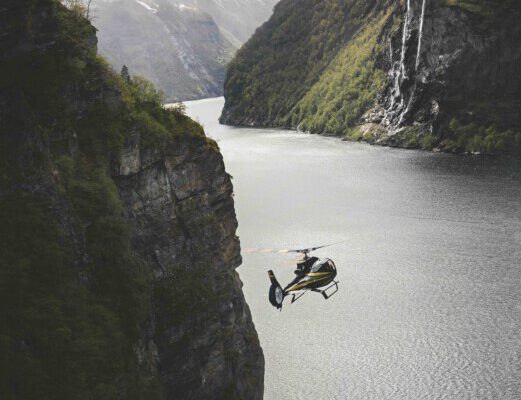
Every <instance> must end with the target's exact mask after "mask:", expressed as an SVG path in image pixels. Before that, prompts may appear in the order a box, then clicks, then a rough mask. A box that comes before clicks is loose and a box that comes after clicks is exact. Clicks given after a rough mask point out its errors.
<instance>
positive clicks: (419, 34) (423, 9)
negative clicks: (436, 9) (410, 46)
mask: <svg viewBox="0 0 521 400" xmlns="http://www.w3.org/2000/svg"><path fill="white" fill-rule="evenodd" d="M426 4H427V0H423V4H422V14H421V19H420V31H419V33H418V52H417V53H416V65H415V67H414V68H415V71H417V70H418V66H419V65H420V53H421V49H422V39H423V23H424V22H425V6H426Z"/></svg>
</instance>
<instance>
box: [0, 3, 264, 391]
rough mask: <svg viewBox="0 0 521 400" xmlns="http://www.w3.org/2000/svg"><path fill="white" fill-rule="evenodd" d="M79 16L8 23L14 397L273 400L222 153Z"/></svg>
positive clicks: (4, 234) (3, 182)
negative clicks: (106, 48)
mask: <svg viewBox="0 0 521 400" xmlns="http://www.w3.org/2000/svg"><path fill="white" fill-rule="evenodd" d="M76 11H77V12H70V11H68V10H66V9H65V8H64V7H62V6H61V5H60V4H59V2H58V1H53V0H45V1H42V0H38V1H36V0H35V1H32V0H23V1H20V0H16V1H14V0H13V1H8V2H6V3H4V6H3V8H2V10H0V19H1V22H2V23H1V24H0V26H1V28H0V29H1V37H2V42H1V43H0V50H1V51H0V77H1V79H0V220H1V221H2V224H1V229H0V240H1V241H2V251H1V252H0V304H2V305H1V307H0V352H1V353H2V355H3V357H2V358H1V361H0V372H1V373H0V397H2V398H3V399H37V398H56V399H70V398H99V399H103V398H106V399H114V398H120V399H145V398H146V399H161V398H166V399H174V398H183V399H184V398H186V399H199V398H208V399H220V398H230V399H233V398H236V399H261V398H262V394H263V367H264V359H263V355H262V350H261V348H260V346H259V342H258V338H257V334H256V332H255V329H254V326H253V323H252V321H251V315H250V313H249V310H248V306H247V305H246V303H245V300H244V297H243V295H242V291H241V282H240V280H239V277H238V275H237V273H236V272H235V268H236V267H237V266H239V264H240V262H241V257H240V246H239V241H238V239H237V237H236V235H235V231H236V227H237V221H236V218H235V212H234V208H233V199H232V190H233V189H232V184H231V181H230V177H229V175H228V174H227V173H226V172H225V169H224V164H223V160H222V157H221V155H220V153H219V151H218V148H217V146H216V144H215V143H213V142H212V141H210V140H208V139H207V138H206V137H205V136H204V132H203V130H202V128H201V127H200V126H199V125H198V124H197V123H195V122H193V121H192V120H190V119H189V118H188V117H186V116H185V115H183V113H182V110H178V109H174V110H164V109H163V108H162V107H161V105H160V104H159V103H158V102H157V99H158V96H157V93H156V92H155V90H154V89H153V88H151V87H150V85H148V84H146V83H145V82H143V81H141V80H138V81H132V80H129V81H126V80H125V78H122V77H119V76H118V75H117V74H115V73H113V72H112V71H111V70H110V69H109V68H108V67H107V66H106V65H105V64H104V63H103V62H102V61H100V60H99V59H98V58H97V56H96V36H95V30H94V28H93V27H92V26H91V25H90V24H89V23H88V22H87V21H86V20H85V19H84V18H83V17H82V16H81V15H79V13H80V12H81V10H76Z"/></svg>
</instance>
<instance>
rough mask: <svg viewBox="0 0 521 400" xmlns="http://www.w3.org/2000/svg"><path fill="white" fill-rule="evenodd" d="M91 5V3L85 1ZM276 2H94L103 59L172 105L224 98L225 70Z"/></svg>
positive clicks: (156, 0) (132, 0)
mask: <svg viewBox="0 0 521 400" xmlns="http://www.w3.org/2000/svg"><path fill="white" fill-rule="evenodd" d="M84 1H86V0H84ZM275 1H276V0H219V1H214V0H186V1H183V2H177V1H175V0H94V1H93V3H92V12H91V14H92V15H93V16H94V20H93V23H94V25H95V26H96V28H97V29H98V30H99V32H98V37H99V48H100V52H101V54H102V55H103V56H104V57H105V58H106V59H107V60H108V61H109V62H110V64H111V65H113V66H114V67H115V68H121V67H122V66H123V65H127V66H128V67H129V69H130V73H131V74H137V75H143V76H145V77H146V78H147V79H150V80H151V81H152V82H153V83H154V84H156V85H157V86H158V87H160V88H161V89H162V90H163V91H164V92H165V93H166V95H167V97H168V99H169V100H176V99H181V100H192V99H200V98H205V97H215V96H221V95H222V94H223V84H224V76H225V68H226V65H227V63H228V62H229V61H230V60H231V59H232V57H233V55H234V53H235V51H236V49H237V48H238V47H240V46H241V45H242V44H243V43H244V42H245V41H246V40H247V39H248V38H249V37H250V36H251V34H252V33H253V31H254V30H255V28H256V27H258V26H260V25H261V24H262V23H263V22H264V21H265V20H266V19H268V17H269V16H270V14H271V11H272V7H273V5H274V4H275Z"/></svg>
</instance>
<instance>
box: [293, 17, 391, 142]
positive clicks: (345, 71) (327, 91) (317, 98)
mask: <svg viewBox="0 0 521 400" xmlns="http://www.w3.org/2000/svg"><path fill="white" fill-rule="evenodd" d="M391 12H392V8H390V9H389V10H388V11H387V12H386V13H382V15H380V16H378V17H376V18H375V19H374V21H373V22H372V23H371V24H368V25H366V26H365V27H364V28H363V29H362V30H361V31H360V32H359V33H358V34H357V35H356V36H355V37H354V38H353V39H352V40H351V42H350V43H349V44H348V45H347V46H346V47H345V48H344V49H342V50H341V51H340V52H339V53H338V55H337V56H336V57H335V59H334V60H333V61H332V62H331V64H330V65H329V66H328V68H326V70H325V71H324V72H323V73H322V75H321V76H320V79H319V80H318V82H317V83H315V84H314V85H313V86H312V87H311V88H310V90H309V91H308V92H307V93H306V94H305V96H304V97H303V98H302V99H300V100H299V101H298V103H297V104H296V106H295V107H294V109H293V110H292V115H293V117H292V123H291V125H292V126H299V128H300V129H301V130H305V131H310V132H312V133H329V134H335V135H344V134H345V133H346V130H347V129H348V128H349V127H352V126H353V125H355V124H356V123H357V122H358V120H359V119H360V117H361V116H362V114H363V113H364V112H365V111H367V110H368V109H369V108H370V107H372V106H373V105H374V103H375V101H376V96H377V94H378V93H379V91H380V90H381V88H382V87H383V85H384V83H385V79H386V74H385V72H384V71H382V70H381V69H380V68H379V67H378V66H377V65H376V59H375V58H376V57H375V55H376V54H379V53H380V51H382V46H383V44H382V43H381V42H380V41H379V40H378V39H379V35H380V33H381V32H382V29H383V27H384V25H385V24H388V23H389V22H390V19H391V18H392V14H391Z"/></svg>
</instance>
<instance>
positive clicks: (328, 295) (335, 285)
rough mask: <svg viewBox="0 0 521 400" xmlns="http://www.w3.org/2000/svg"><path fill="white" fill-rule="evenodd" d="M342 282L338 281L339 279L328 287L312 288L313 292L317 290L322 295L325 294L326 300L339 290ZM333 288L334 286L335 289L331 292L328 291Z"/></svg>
mask: <svg viewBox="0 0 521 400" xmlns="http://www.w3.org/2000/svg"><path fill="white" fill-rule="evenodd" d="M339 283H340V282H337V281H333V283H332V284H331V285H329V286H328V287H327V288H325V289H322V290H321V289H311V290H312V291H313V292H317V293H320V294H321V295H322V296H324V299H325V300H328V299H329V298H330V297H331V296H333V295H334V294H335V293H336V292H338V284H339ZM331 288H334V290H333V291H332V292H331V293H328V290H329V289H331Z"/></svg>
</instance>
